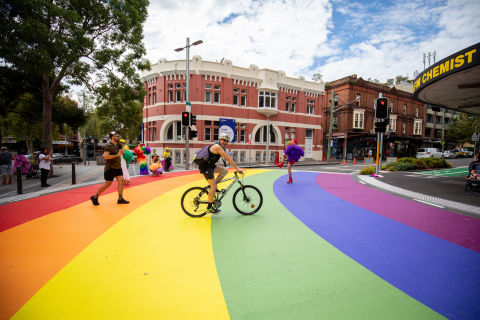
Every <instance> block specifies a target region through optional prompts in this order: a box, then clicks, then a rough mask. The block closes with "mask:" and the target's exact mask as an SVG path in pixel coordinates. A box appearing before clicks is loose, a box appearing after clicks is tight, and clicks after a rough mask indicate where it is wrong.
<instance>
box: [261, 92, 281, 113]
mask: <svg viewBox="0 0 480 320" xmlns="http://www.w3.org/2000/svg"><path fill="white" fill-rule="evenodd" d="M261 100H263V105H261V104H260V101H261ZM267 102H268V103H267ZM277 103H278V99H277V93H276V92H270V91H259V92H258V107H259V108H271V109H277Z"/></svg>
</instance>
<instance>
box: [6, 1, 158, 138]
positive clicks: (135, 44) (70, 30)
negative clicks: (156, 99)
mask: <svg viewBox="0 0 480 320" xmlns="http://www.w3.org/2000/svg"><path fill="white" fill-rule="evenodd" d="M147 7H148V0H109V1H107V0H104V1H69V0H66V1H57V0H18V1H15V0H6V1H0V20H1V21H2V23H1V24H0V58H1V62H2V64H3V65H4V66H6V67H8V68H10V69H12V70H21V71H23V72H25V73H27V74H32V75H34V76H35V77H37V78H38V79H39V81H40V83H41V92H42V114H43V144H44V145H45V146H50V147H51V145H52V102H53V97H54V95H55V92H56V90H57V88H58V87H59V85H60V84H61V83H62V81H63V82H66V83H67V84H68V83H70V84H78V85H79V84H84V85H86V86H87V87H89V88H90V89H92V90H95V87H96V84H97V83H101V82H102V79H105V78H106V77H108V78H116V77H117V76H118V75H123V76H124V77H125V78H126V79H132V78H138V76H137V75H136V71H137V70H145V69H148V68H149V62H148V61H147V60H144V59H143V58H142V57H143V56H144V55H145V48H144V45H143V43H142V38H143V35H142V32H143V26H142V24H143V22H144V21H145V19H146V17H147Z"/></svg>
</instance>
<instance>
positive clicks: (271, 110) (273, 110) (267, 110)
mask: <svg viewBox="0 0 480 320" xmlns="http://www.w3.org/2000/svg"><path fill="white" fill-rule="evenodd" d="M257 112H258V113H260V114H261V115H264V116H265V117H267V118H268V117H271V116H274V115H276V114H278V109H277V108H269V107H262V108H260V107H259V108H257Z"/></svg>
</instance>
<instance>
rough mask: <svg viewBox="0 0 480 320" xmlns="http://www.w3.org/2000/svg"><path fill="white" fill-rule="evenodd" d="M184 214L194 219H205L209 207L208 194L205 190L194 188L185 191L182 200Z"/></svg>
mask: <svg viewBox="0 0 480 320" xmlns="http://www.w3.org/2000/svg"><path fill="white" fill-rule="evenodd" d="M180 203H181V204H182V209H183V212H185V213H186V214H187V215H189V216H190V217H193V218H199V217H203V216H204V215H205V214H206V210H207V206H208V192H206V191H205V190H204V188H200V187H192V188H190V189H188V190H187V191H185V193H184V194H183V196H182V200H180Z"/></svg>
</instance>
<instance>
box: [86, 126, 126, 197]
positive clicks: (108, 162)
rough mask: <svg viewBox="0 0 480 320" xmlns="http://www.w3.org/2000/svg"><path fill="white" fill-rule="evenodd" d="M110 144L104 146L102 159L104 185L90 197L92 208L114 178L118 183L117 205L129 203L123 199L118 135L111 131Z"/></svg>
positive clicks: (121, 152)
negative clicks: (103, 162) (103, 161)
mask: <svg viewBox="0 0 480 320" xmlns="http://www.w3.org/2000/svg"><path fill="white" fill-rule="evenodd" d="M109 137H110V142H109V143H108V144H107V145H106V146H105V152H104V153H103V157H104V158H105V169H104V173H103V176H104V178H105V183H104V184H103V185H102V186H101V187H100V188H99V189H98V191H97V193H96V194H95V195H93V196H91V197H90V200H92V203H93V205H94V206H98V205H99V204H100V203H99V202H98V197H99V196H100V195H101V194H102V192H103V191H105V190H106V189H107V188H108V187H110V186H111V185H112V182H113V179H114V178H115V179H116V180H117V182H118V185H117V191H118V201H117V204H128V203H130V201H127V200H125V199H124V198H123V185H124V184H125V182H124V180H123V171H122V164H121V160H120V159H121V157H122V156H123V153H124V150H123V148H119V147H118V142H119V140H120V135H119V134H118V133H117V132H115V131H112V132H110V134H109Z"/></svg>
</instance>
